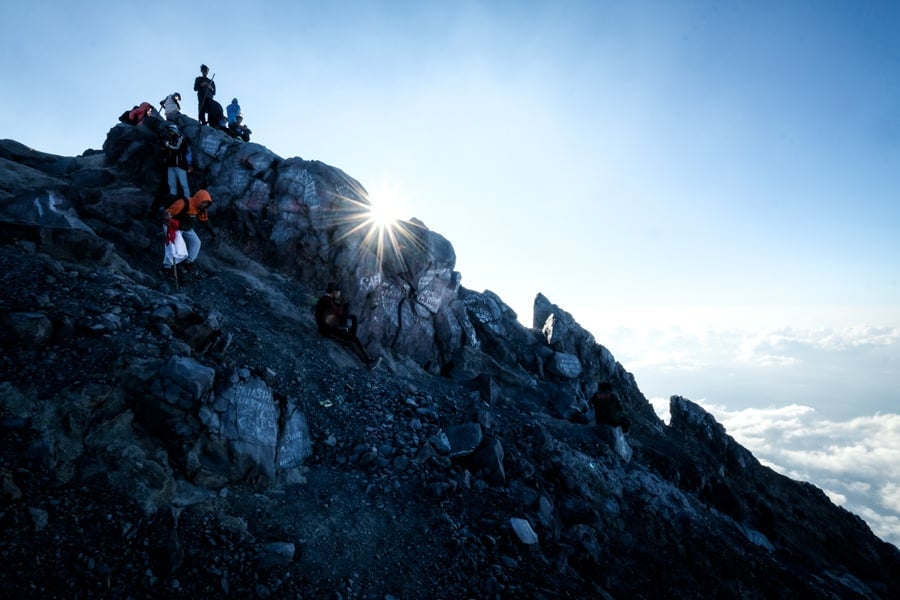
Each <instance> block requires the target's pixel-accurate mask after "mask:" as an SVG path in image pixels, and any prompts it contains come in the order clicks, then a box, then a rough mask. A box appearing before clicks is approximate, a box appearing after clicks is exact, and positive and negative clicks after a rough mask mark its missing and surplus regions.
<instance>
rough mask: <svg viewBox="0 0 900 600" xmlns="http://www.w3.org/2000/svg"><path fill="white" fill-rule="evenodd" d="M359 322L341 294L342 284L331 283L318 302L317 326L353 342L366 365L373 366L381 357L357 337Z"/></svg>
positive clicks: (343, 340)
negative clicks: (371, 351)
mask: <svg viewBox="0 0 900 600" xmlns="http://www.w3.org/2000/svg"><path fill="white" fill-rule="evenodd" d="M358 324H359V319H357V317H356V315H354V314H351V313H350V306H349V305H348V304H347V303H346V302H344V299H343V298H342V296H341V288H340V286H338V285H337V284H336V283H329V284H328V286H327V287H326V288H325V295H323V296H322V297H321V298H319V301H318V302H317V303H316V326H317V327H318V328H319V333H321V334H322V335H323V336H325V337H330V338H334V339H337V340H339V341H341V342H346V343H350V344H352V345H353V348H354V350H356V352H357V353H358V354H359V357H360V358H361V359H362V360H363V362H364V363H366V366H367V367H369V368H372V367H374V366H375V365H376V364H378V361H379V359H376V358H372V357H371V356H369V353H368V352H366V349H365V347H363V345H362V342H360V341H359V338H358V337H356V328H357V325H358Z"/></svg>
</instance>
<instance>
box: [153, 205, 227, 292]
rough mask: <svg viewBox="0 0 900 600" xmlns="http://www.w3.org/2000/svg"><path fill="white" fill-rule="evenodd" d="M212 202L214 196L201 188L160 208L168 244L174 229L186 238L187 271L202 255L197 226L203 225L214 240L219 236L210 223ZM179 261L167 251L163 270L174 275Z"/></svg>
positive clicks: (190, 269)
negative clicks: (175, 266)
mask: <svg viewBox="0 0 900 600" xmlns="http://www.w3.org/2000/svg"><path fill="white" fill-rule="evenodd" d="M212 203H213V201H212V197H210V195H209V192H207V191H206V190H199V191H198V192H197V193H196V194H194V195H193V196H191V197H190V198H187V199H185V198H179V199H178V200H176V201H175V202H173V203H172V204H171V205H169V207H168V208H164V209H161V210H160V213H159V215H160V220H162V222H163V224H164V225H165V227H166V235H167V238H166V239H167V244H168V240H169V239H170V238H174V237H175V235H176V234H174V233H173V230H176V231H177V232H178V233H180V235H181V237H182V238H183V239H184V244H185V246H186V250H187V257H185V258H184V262H183V263H182V267H183V268H184V270H185V271H188V272H190V271H192V270H193V267H194V262H195V261H196V260H197V257H198V256H199V255H200V247H201V245H202V243H201V242H200V236H198V235H197V231H196V228H197V226H198V225H203V227H204V228H205V229H206V230H207V232H208V233H209V234H210V235H211V236H212V239H213V240H215V239H216V237H217V236H216V232H215V231H213V228H212V225H210V224H209V214H208V210H209V207H210V206H212ZM179 262H180V261H178V260H172V257H171V256H170V253H169V252H166V253H165V255H164V256H163V271H164V272H165V273H166V274H167V275H170V276H174V269H173V268H172V267H173V266H174V265H175V264H177V263H179Z"/></svg>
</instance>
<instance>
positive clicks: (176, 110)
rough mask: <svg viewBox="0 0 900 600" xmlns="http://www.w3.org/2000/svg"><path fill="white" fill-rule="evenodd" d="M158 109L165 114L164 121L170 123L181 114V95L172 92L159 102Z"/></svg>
mask: <svg viewBox="0 0 900 600" xmlns="http://www.w3.org/2000/svg"><path fill="white" fill-rule="evenodd" d="M159 105H160V107H161V108H162V109H163V111H165V113H166V120H167V121H172V120H174V118H175V117H176V116H178V115H180V114H181V94H179V93H178V92H174V93H172V94H169V95H168V96H166V97H165V98H163V99H162V100H160V101H159Z"/></svg>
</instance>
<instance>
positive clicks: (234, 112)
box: [225, 98, 241, 127]
mask: <svg viewBox="0 0 900 600" xmlns="http://www.w3.org/2000/svg"><path fill="white" fill-rule="evenodd" d="M225 112H226V113H228V126H229V127H234V124H235V123H236V122H237V118H238V115H240V114H241V105H240V104H238V99H237V98H232V99H231V104H229V105H228V106H226V107H225Z"/></svg>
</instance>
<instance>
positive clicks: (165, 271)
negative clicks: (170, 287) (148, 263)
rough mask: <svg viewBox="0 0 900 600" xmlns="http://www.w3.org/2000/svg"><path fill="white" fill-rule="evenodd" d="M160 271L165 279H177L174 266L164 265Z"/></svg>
mask: <svg viewBox="0 0 900 600" xmlns="http://www.w3.org/2000/svg"><path fill="white" fill-rule="evenodd" d="M159 272H160V273H161V274H162V276H163V278H165V279H175V269H174V268H173V267H166V266H163V267H161V268H160V269H159Z"/></svg>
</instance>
